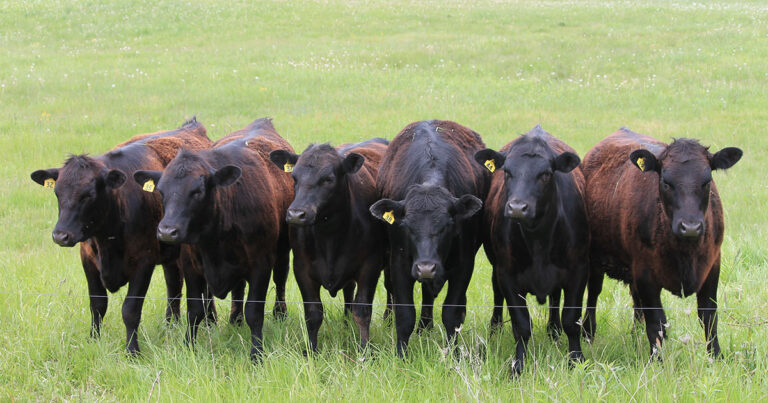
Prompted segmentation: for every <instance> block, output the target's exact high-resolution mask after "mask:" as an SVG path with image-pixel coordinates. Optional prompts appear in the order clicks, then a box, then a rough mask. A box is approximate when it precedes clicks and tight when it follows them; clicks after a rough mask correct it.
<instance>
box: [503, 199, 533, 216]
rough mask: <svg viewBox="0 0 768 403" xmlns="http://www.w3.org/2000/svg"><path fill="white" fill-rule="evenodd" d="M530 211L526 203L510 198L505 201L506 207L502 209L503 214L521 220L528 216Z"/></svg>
mask: <svg viewBox="0 0 768 403" xmlns="http://www.w3.org/2000/svg"><path fill="white" fill-rule="evenodd" d="M530 211H531V209H530V207H529V206H528V203H526V202H522V201H519V200H512V201H510V202H508V203H507V207H506V208H505V209H504V215H505V216H506V217H507V218H511V219H513V220H523V219H526V218H528V214H529V213H530Z"/></svg>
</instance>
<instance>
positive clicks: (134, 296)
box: [122, 263, 155, 355]
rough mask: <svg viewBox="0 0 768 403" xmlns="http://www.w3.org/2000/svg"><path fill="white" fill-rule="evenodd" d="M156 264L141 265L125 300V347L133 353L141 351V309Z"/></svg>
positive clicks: (130, 283)
mask: <svg viewBox="0 0 768 403" xmlns="http://www.w3.org/2000/svg"><path fill="white" fill-rule="evenodd" d="M154 268H155V265H154V264H151V263H149V264H145V265H142V266H140V267H139V269H138V270H137V271H136V273H135V274H134V275H133V278H132V279H131V281H130V282H129V283H128V294H127V295H126V296H125V301H123V312H122V313H123V323H125V334H126V337H125V338H126V342H125V346H126V347H125V348H126V350H128V353H129V354H131V355H137V354H138V353H139V342H138V329H139V322H140V321H141V310H142V308H143V307H144V297H145V296H146V295H147V289H148V288H149V282H150V280H151V279H152V270H153V269H154Z"/></svg>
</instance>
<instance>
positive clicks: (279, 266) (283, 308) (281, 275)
mask: <svg viewBox="0 0 768 403" xmlns="http://www.w3.org/2000/svg"><path fill="white" fill-rule="evenodd" d="M290 252H291V248H290V246H289V244H288V237H287V236H284V239H281V241H280V243H279V245H278V247H277V261H276V262H275V269H274V271H273V273H272V280H273V282H274V283H275V307H274V308H272V315H273V316H274V317H275V318H277V319H285V318H287V317H288V306H287V305H286V304H285V283H286V282H287V280H288V271H289V266H288V264H289V260H290Z"/></svg>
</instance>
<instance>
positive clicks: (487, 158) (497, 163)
mask: <svg viewBox="0 0 768 403" xmlns="http://www.w3.org/2000/svg"><path fill="white" fill-rule="evenodd" d="M506 160H507V157H506V156H504V154H502V153H499V152H496V151H494V150H492V149H490V148H486V149H484V150H480V151H478V152H476V153H475V161H477V163H478V164H480V165H482V166H484V167H485V169H487V170H489V171H491V173H493V172H494V171H496V169H498V168H501V167H503V166H504V161H506Z"/></svg>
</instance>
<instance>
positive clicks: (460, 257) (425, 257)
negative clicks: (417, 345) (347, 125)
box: [370, 120, 490, 356]
mask: <svg viewBox="0 0 768 403" xmlns="http://www.w3.org/2000/svg"><path fill="white" fill-rule="evenodd" d="M484 147H485V145H484V144H483V141H482V139H481V138H480V135H479V134H477V133H475V132H474V131H472V130H471V129H469V128H467V127H464V126H462V125H459V124H458V123H455V122H450V121H439V120H431V121H424V122H416V123H412V124H410V125H408V126H407V127H406V128H405V129H403V130H402V131H401V132H400V133H399V134H398V135H397V137H395V139H394V140H392V143H390V145H389V148H388V149H387V153H386V154H385V156H384V161H383V162H382V164H381V168H380V170H379V176H378V179H377V188H378V189H379V191H380V194H381V196H382V197H384V199H382V200H379V201H378V202H376V203H375V204H374V205H373V206H371V209H370V211H371V214H373V216H374V217H376V218H378V219H380V220H382V221H384V222H386V223H387V224H389V225H388V226H387V227H388V238H389V254H390V256H389V258H390V263H389V270H390V276H391V279H392V285H391V290H392V293H393V295H394V303H395V322H396V327H397V353H398V355H399V356H403V355H404V354H405V353H406V348H407V345H408V339H409V338H410V336H411V333H412V332H413V328H414V325H415V322H416V310H415V308H414V306H413V286H414V283H415V281H417V280H418V281H421V282H422V290H423V291H424V293H425V294H426V295H428V298H430V303H431V301H432V300H434V296H436V295H437V293H438V292H440V290H441V289H442V287H443V285H444V284H445V282H446V281H447V282H448V293H447V295H446V297H445V301H444V303H443V325H445V328H446V336H447V339H448V343H449V344H450V343H452V342H453V339H454V336H455V335H456V331H457V329H458V328H460V327H461V324H462V323H463V321H464V316H465V314H466V303H467V297H466V293H467V287H468V286H469V281H470V279H471V278H472V271H473V269H474V263H475V254H476V253H477V250H478V248H479V247H480V244H481V233H480V223H481V216H480V215H476V213H477V212H479V211H480V210H481V209H482V201H481V199H482V198H484V197H485V195H486V193H487V191H488V183H489V179H490V175H489V174H488V172H487V171H486V170H485V169H483V168H482V167H480V166H477V165H476V164H475V163H474V162H473V161H472V156H473V155H474V154H475V152H477V151H479V150H481V149H483V148H484ZM456 195H460V197H458V198H457V197H456ZM422 317H423V318H424V310H422ZM429 321H431V310H430V312H429V318H428V320H427V321H425V322H427V323H426V324H428V322H429Z"/></svg>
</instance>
